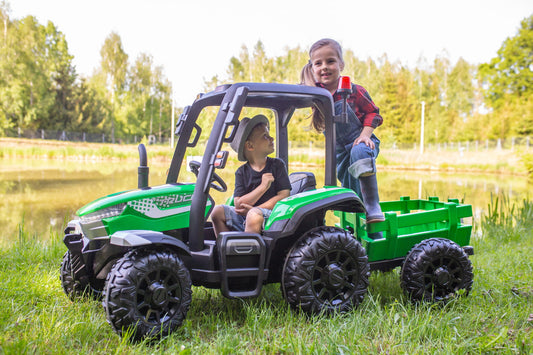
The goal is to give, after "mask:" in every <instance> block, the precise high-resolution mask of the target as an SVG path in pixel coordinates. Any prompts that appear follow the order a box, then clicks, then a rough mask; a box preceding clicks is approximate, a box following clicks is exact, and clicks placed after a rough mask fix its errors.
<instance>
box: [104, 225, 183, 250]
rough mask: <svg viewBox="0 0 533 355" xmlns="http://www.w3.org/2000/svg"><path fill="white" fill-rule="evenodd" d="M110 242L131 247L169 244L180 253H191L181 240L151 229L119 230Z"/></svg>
mask: <svg viewBox="0 0 533 355" xmlns="http://www.w3.org/2000/svg"><path fill="white" fill-rule="evenodd" d="M110 243H111V244H113V245H117V246H121V247H129V248H136V247H140V246H149V245H154V246H155V245H168V246H170V247H172V248H173V249H176V250H177V251H178V252H179V253H184V254H186V255H187V256H190V255H191V251H190V250H189V247H188V246H187V245H186V244H185V243H184V242H182V241H181V240H179V239H176V238H174V237H171V236H169V235H166V234H164V233H162V232H156V231H150V230H124V231H118V232H115V233H113V234H112V235H111V241H110Z"/></svg>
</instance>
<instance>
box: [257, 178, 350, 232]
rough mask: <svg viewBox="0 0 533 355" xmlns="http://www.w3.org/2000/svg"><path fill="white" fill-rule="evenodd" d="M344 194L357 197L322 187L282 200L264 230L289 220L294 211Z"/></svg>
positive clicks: (345, 190)
mask: <svg viewBox="0 0 533 355" xmlns="http://www.w3.org/2000/svg"><path fill="white" fill-rule="evenodd" d="M345 193H352V194H353V195H354V197H356V196H357V195H356V194H355V192H353V190H350V189H346V188H343V187H336V186H324V187H323V188H320V189H316V190H310V191H306V192H301V193H299V194H296V195H293V196H289V197H287V198H284V199H283V200H281V201H278V202H277V203H276V205H275V206H274V208H273V209H272V213H271V214H270V217H269V218H268V220H267V223H266V224H265V230H268V229H269V228H270V226H271V225H272V224H273V223H274V222H276V221H280V220H286V219H291V218H292V217H293V216H294V213H296V211H298V209H300V208H302V207H306V206H309V205H310V204H313V203H316V202H320V201H322V200H324V199H326V198H328V197H332V196H337V195H340V194H345Z"/></svg>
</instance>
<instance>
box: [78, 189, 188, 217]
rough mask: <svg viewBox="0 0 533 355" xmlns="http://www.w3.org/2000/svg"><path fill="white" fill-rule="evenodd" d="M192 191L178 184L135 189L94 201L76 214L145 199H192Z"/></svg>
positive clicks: (82, 214)
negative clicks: (162, 197) (181, 197)
mask: <svg viewBox="0 0 533 355" xmlns="http://www.w3.org/2000/svg"><path fill="white" fill-rule="evenodd" d="M193 191H194V185H193V184H186V185H178V184H166V185H161V186H156V187H152V188H149V189H137V190H129V191H123V192H118V193H114V194H111V195H107V196H104V197H101V198H99V199H96V200H94V201H92V202H90V203H88V204H86V205H85V206H83V207H82V208H80V209H79V210H78V211H77V212H76V214H77V215H78V216H80V217H82V216H84V215H86V214H89V213H93V212H96V211H99V210H101V209H103V208H107V207H111V206H114V205H118V204H121V203H128V202H130V201H134V200H142V199H145V198H154V197H159V196H169V197H170V196H175V195H183V196H188V195H190V196H191V197H192V193H193Z"/></svg>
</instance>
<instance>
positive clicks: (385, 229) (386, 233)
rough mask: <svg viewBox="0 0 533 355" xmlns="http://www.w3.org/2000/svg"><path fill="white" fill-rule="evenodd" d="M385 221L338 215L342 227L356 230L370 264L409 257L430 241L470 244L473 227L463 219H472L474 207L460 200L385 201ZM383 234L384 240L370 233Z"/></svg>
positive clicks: (405, 199) (348, 214)
mask: <svg viewBox="0 0 533 355" xmlns="http://www.w3.org/2000/svg"><path fill="white" fill-rule="evenodd" d="M380 204H381V209H382V211H383V212H384V214H385V221H383V222H379V223H373V224H369V225H366V220H365V215H364V214H362V213H348V212H337V213H336V215H337V216H338V217H339V218H340V222H339V226H340V227H342V228H353V230H354V231H356V234H357V238H358V239H359V240H360V241H361V242H362V243H363V246H364V247H365V248H366V251H367V254H368V260H369V261H380V260H390V259H395V258H402V257H405V256H406V255H407V254H408V253H409V251H410V250H411V249H412V247H413V246H414V245H415V244H417V243H420V242H421V241H422V240H425V239H429V238H446V239H450V240H452V241H454V242H456V243H457V244H459V245H460V246H466V245H468V244H469V243H470V235H471V232H472V225H471V224H463V221H462V219H463V218H469V217H472V206H471V205H464V204H460V203H459V201H458V200H456V199H449V200H448V202H440V201H439V200H438V198H435V197H430V198H429V199H428V200H411V199H410V198H409V197H402V198H401V199H400V200H399V201H388V202H381V203H380ZM376 232H382V234H383V238H381V239H372V238H370V237H369V234H371V233H376Z"/></svg>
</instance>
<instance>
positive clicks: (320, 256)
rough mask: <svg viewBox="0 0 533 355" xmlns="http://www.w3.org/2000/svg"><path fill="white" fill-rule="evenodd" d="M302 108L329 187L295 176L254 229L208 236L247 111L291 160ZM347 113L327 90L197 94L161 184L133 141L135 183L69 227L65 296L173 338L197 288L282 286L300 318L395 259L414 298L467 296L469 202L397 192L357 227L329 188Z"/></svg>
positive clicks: (342, 199) (338, 306) (274, 87)
mask: <svg viewBox="0 0 533 355" xmlns="http://www.w3.org/2000/svg"><path fill="white" fill-rule="evenodd" d="M310 108H314V109H317V110H320V112H321V113H322V114H323V115H324V116H325V131H324V137H325V171H324V186H323V187H320V188H317V187H316V181H315V176H314V175H313V174H312V173H309V172H305V171H303V172H292V173H291V174H290V180H291V184H292V189H291V195H290V196H289V197H287V198H285V199H283V200H281V201H279V202H278V203H277V204H276V205H275V206H274V208H273V210H272V214H271V215H270V217H269V219H268V220H267V222H266V224H265V227H264V231H263V233H261V234H260V235H259V234H254V233H246V232H223V233H220V235H219V236H218V237H217V238H215V234H214V231H213V225H212V223H211V222H210V221H209V220H208V219H209V215H210V213H211V211H212V209H213V207H214V205H215V201H214V199H213V198H212V196H211V195H210V191H211V189H215V190H219V191H225V190H227V186H226V183H225V182H224V180H223V179H222V178H221V177H220V176H219V175H218V174H217V173H216V172H215V169H224V168H225V165H226V161H227V159H228V155H229V152H228V150H224V149H228V148H227V147H228V146H229V144H230V143H231V142H232V141H233V140H234V139H238V138H237V137H236V131H237V127H238V126H239V122H240V119H241V118H243V117H242V116H244V114H245V113H247V112H253V113H254V114H259V113H261V114H264V115H266V116H267V117H269V119H270V121H271V124H270V126H271V127H272V131H273V132H274V131H275V142H276V155H277V157H278V158H280V159H282V160H283V161H284V162H285V165H286V166H287V167H289V166H290V165H289V140H288V137H289V134H288V132H289V129H290V127H291V118H293V117H294V116H295V112H300V113H302V111H303V112H306V114H307V115H309V112H310V111H309V109H310ZM300 110H301V111H300ZM206 117H207V119H206ZM345 119H346V114H345V113H343V114H340V115H335V114H334V105H333V101H332V96H331V95H330V93H329V92H328V91H327V90H325V89H322V88H317V87H308V86H301V85H286V84H265V83H236V84H232V85H224V86H221V87H218V88H217V89H215V90H214V91H212V92H210V93H207V94H203V95H199V97H198V98H197V99H196V100H195V101H194V103H193V104H192V105H190V106H188V107H186V108H185V109H184V111H183V113H182V114H181V116H180V118H179V120H178V122H177V124H176V134H177V135H178V139H177V144H176V147H175V151H174V155H173V157H172V161H171V164H170V168H169V170H168V174H167V179H166V183H165V184H163V185H159V186H149V184H148V167H147V162H146V160H147V158H146V150H145V148H144V145H140V146H139V155H140V160H141V164H140V166H139V168H138V188H137V189H133V190H130V191H125V192H119V193H115V194H112V195H109V196H105V197H102V198H100V199H97V200H95V201H93V202H91V203H89V204H87V205H86V206H84V207H82V208H81V209H79V210H78V211H77V216H78V217H77V219H74V220H72V221H70V222H69V223H68V226H67V227H66V229H65V237H64V243H65V245H66V246H67V248H68V251H67V252H66V253H65V256H64V258H63V262H62V264H61V271H60V273H61V283H62V286H63V289H64V290H65V292H66V294H67V295H68V296H69V297H70V298H71V299H73V300H74V299H77V298H78V297H79V296H81V295H84V294H90V295H92V296H94V297H96V298H102V302H103V306H104V309H105V312H106V315H107V320H108V322H109V323H110V324H111V326H112V327H113V329H114V330H115V331H116V332H117V333H118V334H120V335H124V334H131V336H132V338H133V339H134V340H140V339H143V338H145V337H154V336H161V335H168V334H170V333H171V332H172V331H173V330H175V329H176V328H178V327H179V326H180V325H181V324H182V322H183V320H184V319H185V317H186V315H187V311H188V309H189V306H190V303H191V299H192V290H191V287H192V285H195V286H203V287H207V288H217V289H220V290H221V291H222V294H223V295H224V296H226V297H229V298H246V297H256V296H258V295H259V294H260V293H261V290H262V287H263V285H265V284H269V283H280V284H281V292H282V294H283V297H284V299H285V300H286V301H287V302H288V303H289V304H290V305H291V306H292V307H294V308H295V309H299V310H302V311H304V312H306V313H309V314H316V313H325V314H328V313H333V312H345V311H348V310H350V309H352V308H354V307H356V306H357V305H358V304H360V303H361V302H362V300H363V297H364V295H365V293H366V292H367V287H368V279H369V273H370V271H371V270H390V269H392V268H394V267H397V266H401V267H402V269H401V275H400V277H401V285H402V287H403V289H404V290H405V292H406V293H407V294H408V295H409V296H410V298H411V299H413V300H415V301H422V300H429V301H441V300H446V299H448V298H450V297H453V296H454V295H457V294H463V293H468V291H469V290H470V288H471V286H472V278H473V274H472V265H471V263H470V260H469V258H468V255H472V254H473V248H472V247H470V246H469V245H468V244H469V242H470V234H471V229H472V226H471V225H465V224H463V223H462V220H463V218H467V217H471V216H472V208H471V206H470V205H463V204H460V203H459V201H457V200H449V201H448V202H439V201H438V199H436V198H429V199H428V200H410V199H409V198H402V199H401V200H399V201H391V202H382V203H381V206H382V210H383V211H384V213H385V221H383V222H379V223H373V224H368V225H366V223H365V207H364V204H363V203H362V201H361V199H360V198H359V196H357V194H356V193H355V192H354V191H352V190H350V189H346V188H342V187H338V186H336V185H337V179H336V161H335V122H343V120H345ZM200 122H204V124H203V127H201V126H200V124H201V123H200ZM205 122H207V123H205ZM292 124H293V125H295V124H296V123H292ZM202 131H203V132H204V133H205V132H207V135H208V137H207V138H206V139H205V142H204V140H200V136H201V133H202ZM202 137H204V136H202ZM199 142H202V144H204V143H205V149H204V151H203V157H202V158H201V162H199V161H196V160H191V161H190V162H189V164H188V165H189V166H188V167H189V170H190V171H192V172H194V173H195V175H196V182H195V183H187V182H184V179H183V176H184V175H185V174H189V176H190V177H192V176H193V175H192V174H191V173H190V172H188V171H187V169H186V168H187V164H186V163H185V161H186V160H187V157H188V156H191V155H195V154H191V153H190V152H188V149H191V148H192V149H195V147H196V152H197V151H198V149H199V148H198V147H199V146H200V144H199ZM197 145H198V147H197ZM192 152H193V153H194V152H195V151H192ZM180 179H181V180H180ZM327 212H329V214H328V217H327V218H326V213H327ZM330 220H333V222H330Z"/></svg>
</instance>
